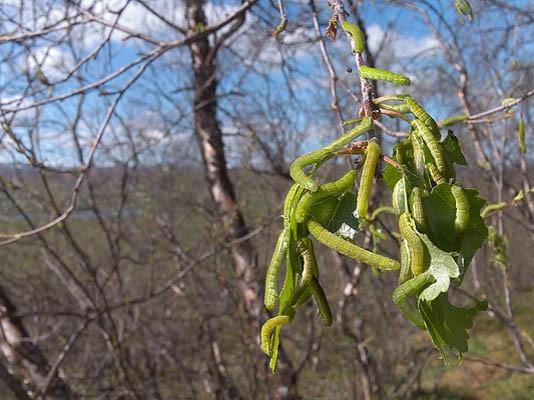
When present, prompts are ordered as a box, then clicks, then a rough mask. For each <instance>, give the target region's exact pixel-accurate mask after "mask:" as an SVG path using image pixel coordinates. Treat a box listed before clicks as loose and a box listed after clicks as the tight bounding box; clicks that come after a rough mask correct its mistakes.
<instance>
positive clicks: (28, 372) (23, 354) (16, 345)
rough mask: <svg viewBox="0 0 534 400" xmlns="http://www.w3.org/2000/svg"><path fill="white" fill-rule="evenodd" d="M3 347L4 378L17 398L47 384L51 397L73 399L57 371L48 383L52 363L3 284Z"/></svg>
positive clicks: (0, 371)
mask: <svg viewBox="0 0 534 400" xmlns="http://www.w3.org/2000/svg"><path fill="white" fill-rule="evenodd" d="M0 311H1V315H2V317H1V319H0V329H1V332H0V333H1V335H0V351H1V353H2V355H3V357H2V359H3V360H2V363H5V364H6V365H2V366H1V368H0V378H1V379H3V380H4V382H6V384H7V385H8V386H9V387H10V388H11V390H12V391H13V393H14V394H15V396H16V397H17V399H27V398H34V397H36V395H38V394H42V393H41V392H42V390H43V389H44V388H45V387H46V388H47V390H46V395H45V396H44V397H45V398H47V399H62V400H64V399H72V398H74V396H73V394H72V391H71V390H70V388H69V387H68V386H67V384H66V383H65V382H64V381H63V380H62V379H61V378H60V377H59V375H58V374H57V373H55V374H54V376H53V377H52V379H51V380H50V383H49V384H48V386H47V381H48V374H49V371H50V364H49V363H48V361H47V360H46V358H45V357H44V355H43V353H42V352H41V349H40V348H39V346H37V344H35V343H34V342H33V341H32V340H31V338H30V335H29V334H28V331H27V330H26V328H25V327H24V325H23V323H22V320H21V319H20V317H18V316H17V315H16V309H15V306H14V305H13V303H11V300H10V299H9V297H8V296H7V294H6V293H5V292H4V290H3V289H2V288H1V287H0Z"/></svg>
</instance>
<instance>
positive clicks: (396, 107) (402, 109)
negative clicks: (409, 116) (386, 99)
mask: <svg viewBox="0 0 534 400" xmlns="http://www.w3.org/2000/svg"><path fill="white" fill-rule="evenodd" d="M380 108H384V109H386V110H391V111H396V112H398V113H400V114H406V113H409V112H410V108H409V107H408V105H407V104H385V103H381V104H380Z"/></svg>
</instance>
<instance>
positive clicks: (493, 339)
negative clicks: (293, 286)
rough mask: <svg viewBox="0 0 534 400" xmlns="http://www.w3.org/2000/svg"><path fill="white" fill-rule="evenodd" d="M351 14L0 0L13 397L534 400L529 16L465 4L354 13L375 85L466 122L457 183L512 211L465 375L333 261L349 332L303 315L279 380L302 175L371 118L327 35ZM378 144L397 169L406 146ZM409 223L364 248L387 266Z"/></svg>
mask: <svg viewBox="0 0 534 400" xmlns="http://www.w3.org/2000/svg"><path fill="white" fill-rule="evenodd" d="M340 4H342V2H341V1H336V0H329V1H327V0H283V1H282V0H243V1H241V2H239V1H230V0H228V1H225V0H214V1H202V0H184V1H181V0H165V1H156V0H104V1H100V0H38V1H24V0H0V124H1V125H0V126H1V129H0V209H1V212H0V218H1V221H2V223H1V228H0V260H2V262H1V263H0V328H1V331H0V399H2V400H3V399H6V400H8V399H32V398H47V399H78V398H88V399H212V398H216V399H264V398H270V399H365V400H368V399H499V400H500V399H525V400H526V399H533V398H534V303H533V298H534V297H533V296H534V264H533V262H532V260H533V257H534V183H533V182H532V180H533V179H534V163H533V156H532V154H533V152H534V139H533V133H534V132H533V130H532V126H533V125H534V107H533V102H532V98H533V97H534V84H533V83H532V82H534V65H533V61H534V40H533V38H534V5H533V3H532V2H530V1H528V0H517V1H501V0H472V1H471V4H472V6H473V10H474V18H473V20H470V19H469V18H467V17H466V16H462V15H460V14H458V13H457V12H456V10H455V7H454V1H453V0H422V1H419V0H407V1H404V0H391V1H381V0H376V1H354V0H347V1H345V2H344V7H345V10H346V11H347V12H348V17H347V18H348V20H350V21H351V22H353V23H356V24H358V25H359V26H360V28H361V29H362V30H363V31H364V33H365V37H366V48H365V51H364V58H365V60H366V62H367V64H368V65H370V66H377V67H380V68H387V69H390V70H392V71H399V72H402V73H404V74H406V75H408V76H409V77H410V78H411V80H412V85H411V86H410V88H409V90H410V93H411V94H412V95H413V96H414V97H416V98H417V99H418V100H419V101H420V102H421V103H422V104H424V105H425V108H426V109H427V110H428V111H429V112H430V113H431V114H432V115H433V116H434V118H435V119H436V120H438V121H439V120H443V119H445V118H447V117H450V116H453V115H466V116H468V118H467V119H466V120H464V121H461V122H459V123H457V124H455V125H453V126H451V129H453V130H454V132H455V134H456V135H457V136H458V137H459V139H460V142H461V145H462V148H463V151H464V154H465V157H466V159H467V161H468V163H469V165H468V166H466V167H462V168H461V169H460V172H459V178H460V179H461V181H462V182H463V184H464V186H467V187H470V186H472V187H477V188H478V189H479V190H480V192H481V193H482V195H483V196H484V197H486V198H487V199H488V201H489V202H490V203H502V204H501V205H500V208H499V209H498V210H496V211H494V212H492V213H490V214H489V215H488V217H487V218H486V222H487V224H488V225H491V227H492V229H491V232H492V234H491V235H490V240H489V241H488V242H487V243H486V245H485V246H484V247H483V249H482V250H481V251H479V253H478V254H477V256H476V258H475V259H474V261H473V264H472V266H471V268H470V270H469V273H468V275H467V276H466V281H465V283H464V285H463V286H462V289H456V290H454V291H453V295H454V296H453V300H454V302H455V303H456V304H459V305H463V304H468V303H469V302H470V301H472V300H473V299H475V298H477V299H478V298H486V299H487V300H488V303H489V310H488V312H485V313H483V314H482V315H481V316H479V317H477V319H476V320H475V324H474V327H473V329H472V330H471V331H470V335H471V339H470V342H469V344H470V349H469V352H468V353H466V354H464V359H463V362H462V363H460V364H459V365H458V363H457V362H453V363H452V364H451V365H450V366H445V365H444V364H443V362H442V361H441V360H440V359H439V358H438V353H437V352H436V351H435V349H434V348H433V345H432V342H431V341H430V340H429V338H428V336H427V335H426V334H425V333H424V332H420V331H419V330H417V329H416V328H415V327H414V326H413V325H412V324H410V323H409V322H408V321H406V320H405V319H404V318H403V317H402V315H401V314H400V313H399V311H398V310H397V309H396V308H395V307H394V305H393V302H392V300H391V292H392V289H393V288H394V287H395V282H396V276H395V275H394V274H387V273H378V272H376V271H373V270H371V269H370V268H368V267H366V266H363V265H361V264H359V263H357V262H354V261H352V260H349V259H347V258H344V257H342V256H340V255H338V254H337V253H335V252H332V251H329V250H327V249H326V248H325V247H321V246H319V245H318V246H317V250H318V252H319V258H320V264H321V265H322V270H321V281H322V284H323V286H324V288H325V291H326V293H327V295H328V298H329V300H330V304H331V306H332V311H333V314H334V323H333V325H332V326H331V327H329V328H324V327H323V326H322V324H321V322H320V320H319V318H318V317H317V313H316V309H315V307H314V306H313V304H311V303H310V304H307V305H306V306H305V307H304V308H305V311H304V312H302V311H301V312H299V314H298V316H297V317H296V318H295V320H294V321H293V323H292V324H291V325H290V326H288V327H287V328H285V329H284V332H283V341H282V348H281V359H280V365H279V370H278V373H277V374H276V375H273V374H271V372H270V371H269V369H268V358H267V357H266V356H265V355H264V354H263V353H262V352H261V349H260V346H259V335H258V334H259V328H260V326H261V324H262V322H263V321H265V320H266V319H267V318H268V315H267V312H266V310H265V308H264V307H263V279H264V274H265V270H266V267H267V265H268V263H269V260H270V256H271V252H272V248H273V246H274V242H275V240H276V237H277V234H278V232H279V230H280V227H281V225H282V219H281V217H280V216H281V213H282V206H283V205H282V202H283V199H284V197H285V194H286V191H287V189H288V188H289V186H290V185H291V179H290V177H289V164H290V162H291V161H292V160H293V159H294V158H295V157H296V156H297V155H300V154H302V153H304V152H306V151H310V150H311V149H314V148H318V147H320V146H322V145H324V144H326V143H328V142H330V141H332V140H333V139H334V138H335V137H337V136H338V135H339V134H341V133H342V132H343V131H344V129H345V128H344V127H343V125H342V121H343V120H345V119H349V118H355V117H357V116H358V110H359V108H360V104H361V96H362V95H361V92H360V82H359V78H358V74H357V72H355V71H356V65H355V64H354V58H353V56H352V54H351V47H350V42H349V40H348V39H347V37H346V36H345V35H344V34H343V32H342V31H341V30H340V31H339V32H338V35H337V38H336V39H335V40H333V39H332V38H331V37H328V35H327V34H326V33H325V32H327V27H328V21H329V19H330V17H331V16H332V13H333V8H335V7H336V6H339V5H340ZM277 27H278V28H277ZM274 30H278V31H279V33H278V34H277V35H276V34H273V31H274ZM330 36H331V35H330ZM353 70H354V72H353ZM394 92H397V93H402V92H403V91H402V90H400V89H397V88H394V87H393V85H391V84H387V83H383V82H379V83H378V84H377V87H376V94H377V95H378V96H380V95H381V94H385V93H394ZM521 118H522V119H523V121H524V124H525V126H526V152H522V151H521V148H520V146H519V143H518V140H517V137H516V134H517V131H518V124H519V121H520V119H521ZM377 123H378V124H380V125H379V126H380V128H381V130H380V132H378V133H377V134H378V136H379V137H380V139H381V142H382V146H383V147H384V148H386V149H387V150H388V151H391V148H392V147H393V145H394V144H395V143H396V142H397V141H398V140H399V139H401V138H403V137H405V136H406V134H407V132H405V131H403V129H404V130H405V127H403V126H401V125H399V124H397V123H396V122H395V121H392V120H390V119H389V118H388V117H386V116H383V117H382V119H381V120H380V121H378V122H377ZM347 168H348V167H347V165H346V164H345V163H337V164H336V163H333V164H329V166H328V169H327V171H326V174H325V175H324V178H329V180H332V179H334V177H337V176H340V174H341V173H343V171H346V170H347ZM379 182H380V179H379ZM382 183H383V182H382ZM382 188H383V189H382V190H378V191H375V195H374V197H373V201H372V207H376V206H377V205H379V204H380V205H389V202H390V200H389V199H390V196H391V193H390V191H389V190H388V189H387V188H386V187H385V186H384V185H382ZM394 222H395V219H394V218H392V217H391V216H385V217H383V218H381V219H380V227H381V232H382V234H383V239H382V240H380V241H377V240H373V238H372V237H370V236H369V235H361V237H359V238H358V241H359V243H365V245H366V246H367V247H368V248H372V247H373V246H375V247H378V248H381V249H385V250H386V251H390V252H393V251H396V248H397V247H396V246H395V239H394V236H393V230H395V229H396V228H395V225H394ZM375 239H376V237H375ZM393 255H394V256H397V255H395V254H393Z"/></svg>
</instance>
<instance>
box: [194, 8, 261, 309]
mask: <svg viewBox="0 0 534 400" xmlns="http://www.w3.org/2000/svg"><path fill="white" fill-rule="evenodd" d="M187 22H188V26H189V29H190V30H191V31H192V32H195V31H196V29H197V27H199V26H206V23H207V22H206V15H205V14H204V10H203V1H199V0H188V2H187ZM190 50H191V56H192V61H193V72H194V86H195V103H194V107H195V109H194V113H195V133H196V136H197V140H198V143H199V146H200V151H201V153H202V159H203V161H204V167H205V176H206V180H207V182H208V185H209V189H210V194H211V197H212V198H213V201H214V202H215V206H216V208H217V210H216V211H217V213H218V215H219V217H220V219H221V223H222V224H223V227H224V230H225V233H226V239H227V240H229V241H231V240H234V239H237V238H240V237H242V236H245V235H246V234H247V233H248V230H247V227H246V225H245V221H244V220H243V216H242V214H241V212H240V210H239V207H238V206H237V201H236V195H235V192H234V187H233V185H232V182H231V181H230V178H229V176H228V169H227V164H226V156H225V152H224V143H223V141H222V132H221V128H220V126H219V122H218V121H217V115H216V114H217V97H216V96H217V93H216V92H217V78H216V54H217V47H214V46H212V45H210V42H209V38H208V37H207V36H204V37H202V38H200V39H199V40H196V41H195V42H193V43H192V44H191V45H190ZM230 253H231V256H232V261H233V264H234V269H235V272H236V274H237V277H238V286H239V290H240V292H241V294H242V296H243V298H244V300H245V306H246V309H247V313H248V314H249V316H250V317H251V318H253V319H257V317H258V316H259V314H260V309H261V306H260V301H259V299H258V295H257V294H258V285H257V279H256V277H255V271H254V269H255V254H254V249H253V248H252V246H251V244H250V242H249V241H246V240H244V241H242V242H240V243H238V244H236V245H235V246H232V247H231V248H230Z"/></svg>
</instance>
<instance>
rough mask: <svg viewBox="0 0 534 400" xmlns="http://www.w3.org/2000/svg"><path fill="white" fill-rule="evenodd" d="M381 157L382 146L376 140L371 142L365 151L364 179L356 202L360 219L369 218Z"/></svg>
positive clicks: (361, 180) (361, 181)
mask: <svg viewBox="0 0 534 400" xmlns="http://www.w3.org/2000/svg"><path fill="white" fill-rule="evenodd" d="M379 157H380V146H379V145H378V143H377V142H375V141H374V140H371V141H369V144H368V145H367V149H366V150H365V162H364V164H363V170H362V177H361V179H360V188H359V190H358V198H357V202H356V212H357V214H358V217H359V218H360V219H363V218H365V217H367V211H368V208H369V197H370V195H371V189H372V187H373V179H374V176H375V170H376V166H377V164H378V159H379Z"/></svg>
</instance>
